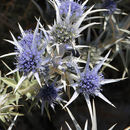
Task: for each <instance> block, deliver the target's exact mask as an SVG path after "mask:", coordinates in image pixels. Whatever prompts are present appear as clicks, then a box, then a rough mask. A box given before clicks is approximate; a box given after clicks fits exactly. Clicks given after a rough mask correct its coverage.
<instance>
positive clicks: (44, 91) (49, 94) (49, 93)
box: [39, 85, 58, 104]
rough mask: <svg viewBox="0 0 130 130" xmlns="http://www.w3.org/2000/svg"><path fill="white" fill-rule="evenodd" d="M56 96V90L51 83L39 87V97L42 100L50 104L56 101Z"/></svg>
mask: <svg viewBox="0 0 130 130" xmlns="http://www.w3.org/2000/svg"><path fill="white" fill-rule="evenodd" d="M57 96H58V90H57V89H56V88H55V87H54V86H53V85H50V86H48V85H44V86H43V88H41V89H40V92H39V97H40V98H41V99H42V101H43V102H47V103H49V104H52V103H54V102H55V101H56V98H57Z"/></svg>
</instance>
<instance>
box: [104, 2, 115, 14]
mask: <svg viewBox="0 0 130 130" xmlns="http://www.w3.org/2000/svg"><path fill="white" fill-rule="evenodd" d="M103 8H106V9H108V13H109V14H112V13H113V12H114V11H115V10H116V2H115V1H114V0H104V2H103Z"/></svg>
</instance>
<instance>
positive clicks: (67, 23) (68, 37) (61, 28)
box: [48, 0, 99, 50]
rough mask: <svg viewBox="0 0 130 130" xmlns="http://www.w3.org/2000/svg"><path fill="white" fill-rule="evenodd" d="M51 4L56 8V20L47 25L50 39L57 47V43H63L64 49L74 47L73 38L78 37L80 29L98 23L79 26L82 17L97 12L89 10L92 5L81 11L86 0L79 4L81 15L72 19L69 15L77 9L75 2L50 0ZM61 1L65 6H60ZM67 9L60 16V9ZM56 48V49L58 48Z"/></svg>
mask: <svg viewBox="0 0 130 130" xmlns="http://www.w3.org/2000/svg"><path fill="white" fill-rule="evenodd" d="M67 2H68V3H72V4H69V5H68V4H67ZM51 3H52V5H53V6H54V8H55V10H56V21H55V22H54V25H53V26H49V28H50V30H49V31H48V32H49V33H50V36H51V39H52V42H51V43H52V44H53V45H55V46H56V47H57V48H58V49H59V44H63V45H65V46H64V47H65V48H66V49H68V48H69V49H70V48H71V49H76V43H75V39H76V38H78V37H79V36H80V34H81V32H82V31H84V30H85V29H86V28H88V27H90V26H93V25H96V24H99V23H96V22H93V23H90V24H87V25H84V26H82V27H81V24H82V22H83V21H84V19H85V18H86V17H87V15H89V14H91V13H94V12H97V11H91V10H92V9H93V7H94V6H92V7H90V8H89V9H88V10H87V11H85V12H84V11H83V8H84V6H85V4H86V3H87V0H86V1H85V2H84V3H83V4H82V5H79V6H81V9H82V11H81V12H82V13H83V14H82V15H81V16H80V17H79V18H78V19H77V20H74V19H73V18H72V17H71V15H72V12H73V13H74V12H76V11H77V10H76V9H78V10H79V8H80V7H79V6H78V3H75V2H74V1H72V0H67V1H62V2H59V1H58V0H51ZM62 3H65V5H66V6H67V7H64V6H65V5H64V6H63V7H62ZM62 8H63V10H64V9H67V11H66V13H67V14H66V15H65V16H64V17H62V15H61V12H62V11H61V10H62ZM72 9H73V11H72ZM78 13H80V11H77V14H78ZM58 49H57V50H58Z"/></svg>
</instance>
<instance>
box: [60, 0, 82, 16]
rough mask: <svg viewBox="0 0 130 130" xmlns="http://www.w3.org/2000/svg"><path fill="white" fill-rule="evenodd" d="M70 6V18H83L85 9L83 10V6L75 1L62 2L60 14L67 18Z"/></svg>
mask: <svg viewBox="0 0 130 130" xmlns="http://www.w3.org/2000/svg"><path fill="white" fill-rule="evenodd" d="M70 5H71V14H70V16H75V17H76V18H78V17H81V16H82V14H83V9H82V7H81V5H80V4H78V3H76V2H74V1H69V0H67V1H63V2H61V5H60V14H61V15H62V16H67V14H68V11H69V6H70Z"/></svg>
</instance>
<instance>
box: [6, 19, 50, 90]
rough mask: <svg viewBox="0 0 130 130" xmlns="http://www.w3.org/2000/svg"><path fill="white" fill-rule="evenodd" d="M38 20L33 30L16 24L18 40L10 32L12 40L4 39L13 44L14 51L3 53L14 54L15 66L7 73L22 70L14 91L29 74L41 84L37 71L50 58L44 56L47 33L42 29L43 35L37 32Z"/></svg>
mask: <svg viewBox="0 0 130 130" xmlns="http://www.w3.org/2000/svg"><path fill="white" fill-rule="evenodd" d="M39 24H40V25H41V23H40V20H37V26H36V28H35V30H34V31H32V30H28V31H24V30H23V29H22V27H21V26H20V24H18V26H19V29H20V32H21V36H19V37H18V40H17V39H16V38H15V37H14V35H13V34H12V32H10V33H11V36H12V38H13V41H11V40H6V41H7V42H9V43H11V44H13V45H15V52H13V53H9V54H5V55H4V56H3V57H5V56H10V55H16V59H17V63H16V65H17V67H16V69H14V70H13V71H11V72H9V73H8V75H9V74H12V73H15V72H17V71H21V72H23V76H22V77H21V78H20V80H19V81H18V84H17V85H16V88H15V92H16V90H17V89H18V87H19V86H20V85H21V83H22V82H23V81H24V80H25V79H26V78H27V77H28V76H29V77H30V76H32V75H33V76H34V77H35V78H36V80H37V81H38V83H39V85H40V86H41V82H40V78H39V71H40V68H41V67H44V65H46V64H47V63H48V62H49V60H50V58H49V57H48V56H46V57H44V52H45V49H46V46H47V35H46V30H45V29H44V31H43V32H44V37H43V35H42V33H40V32H39Z"/></svg>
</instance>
